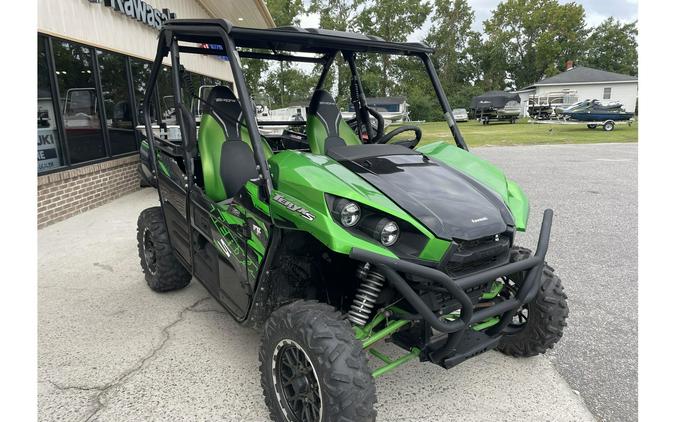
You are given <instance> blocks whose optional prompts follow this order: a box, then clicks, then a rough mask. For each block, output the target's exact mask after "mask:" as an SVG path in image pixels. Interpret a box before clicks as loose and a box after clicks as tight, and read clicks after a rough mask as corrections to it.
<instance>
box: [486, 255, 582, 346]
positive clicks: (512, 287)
mask: <svg viewBox="0 0 675 422" xmlns="http://www.w3.org/2000/svg"><path fill="white" fill-rule="evenodd" d="M531 255H532V251H530V250H529V249H526V248H521V247H518V246H516V247H514V248H513V250H512V252H511V262H516V261H521V260H523V259H526V258H529V257H530V256H531ZM523 281H524V274H523V273H518V274H514V275H512V276H509V277H508V278H507V280H506V288H505V289H503V291H502V295H503V296H504V297H505V298H508V297H512V296H513V295H514V294H515V291H516V290H517V287H518V285H519V284H520V283H522V282H523ZM568 313H569V310H568V308H567V295H566V294H565V293H564V292H563V286H562V283H561V281H560V278H558V276H556V275H555V274H554V273H553V268H551V267H550V266H548V264H545V265H544V270H543V271H542V274H541V287H540V288H539V291H538V292H537V295H536V296H535V297H534V299H533V300H532V301H531V302H530V303H528V304H525V305H523V306H522V307H521V308H520V309H518V311H517V312H516V314H515V315H514V316H513V318H512V320H511V323H509V325H508V326H507V327H506V328H505V329H504V331H503V337H502V340H501V343H500V344H499V346H498V348H497V349H498V350H499V351H500V352H502V353H504V354H506V355H509V356H515V357H529V356H535V355H539V354H542V353H545V352H546V350H548V349H550V348H552V347H553V345H555V344H556V343H557V342H558V341H559V340H560V338H561V337H562V334H563V329H564V327H565V326H566V325H567V322H566V321H565V320H566V319H567V315H568Z"/></svg>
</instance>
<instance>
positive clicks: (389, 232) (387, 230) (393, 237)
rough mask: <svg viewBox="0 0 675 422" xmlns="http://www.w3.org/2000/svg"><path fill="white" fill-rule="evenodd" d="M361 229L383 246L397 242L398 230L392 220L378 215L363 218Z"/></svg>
mask: <svg viewBox="0 0 675 422" xmlns="http://www.w3.org/2000/svg"><path fill="white" fill-rule="evenodd" d="M360 227H361V229H362V230H363V231H364V232H365V233H367V234H369V235H370V236H372V237H373V238H374V239H375V240H377V241H379V242H380V243H381V244H383V245H384V246H391V245H393V244H394V243H396V241H397V240H398V236H399V234H400V230H399V228H398V224H396V222H395V221H394V220H391V219H389V218H386V217H380V216H378V215H370V216H368V217H366V218H364V220H363V222H362V223H361V225H360Z"/></svg>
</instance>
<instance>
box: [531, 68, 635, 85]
mask: <svg viewBox="0 0 675 422" xmlns="http://www.w3.org/2000/svg"><path fill="white" fill-rule="evenodd" d="M637 79H638V78H637V76H631V75H622V74H621V73H614V72H607V71H605V70H598V69H593V68H591V67H585V66H575V67H573V68H572V69H570V70H567V71H565V72H562V73H559V74H557V75H555V76H551V77H550V78H546V79H542V80H541V81H539V82H537V83H534V84H532V85H531V86H529V87H525V88H524V89H527V88H530V87H533V86H540V85H566V84H582V83H601V82H637Z"/></svg>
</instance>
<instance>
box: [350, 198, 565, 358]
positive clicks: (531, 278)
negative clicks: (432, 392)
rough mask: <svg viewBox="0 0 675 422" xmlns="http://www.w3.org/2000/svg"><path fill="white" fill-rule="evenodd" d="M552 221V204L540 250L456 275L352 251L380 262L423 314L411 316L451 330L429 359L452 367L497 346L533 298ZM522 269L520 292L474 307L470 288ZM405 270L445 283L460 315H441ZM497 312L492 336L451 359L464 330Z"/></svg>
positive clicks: (360, 258)
mask: <svg viewBox="0 0 675 422" xmlns="http://www.w3.org/2000/svg"><path fill="white" fill-rule="evenodd" d="M552 221H553V211H552V210H550V209H547V210H546V211H544V217H543V220H542V223H541V229H540V231H539V241H538V243H537V249H536V252H535V254H534V255H533V256H531V257H530V258H527V259H524V260H522V261H517V262H512V263H509V264H506V265H502V266H500V267H497V268H492V269H489V270H486V271H482V272H479V273H476V274H471V275H469V276H466V277H460V278H452V277H450V276H449V275H447V274H446V273H444V272H442V271H440V270H438V269H436V268H430V267H425V266H423V265H419V264H414V263H412V262H408V261H404V260H401V259H395V258H390V257H386V256H383V255H380V254H377V253H373V252H369V251H365V250H362V249H358V248H353V249H352V250H351V252H350V254H349V256H350V257H351V258H352V259H355V260H357V261H362V262H369V263H371V264H372V265H375V267H376V268H377V270H378V271H379V272H381V273H382V274H383V275H384V276H385V277H386V278H387V280H388V281H389V283H390V284H391V285H392V286H393V287H394V288H396V290H398V292H399V293H400V294H401V295H402V296H403V297H404V298H405V299H406V300H407V301H408V303H410V305H411V306H412V307H413V308H415V310H416V311H417V313H418V314H417V315H407V317H406V318H407V319H409V320H410V319H415V320H418V319H422V320H424V321H426V322H427V323H428V324H429V325H430V326H431V327H432V328H434V329H436V330H438V331H440V332H442V333H446V334H447V339H446V340H445V343H444V344H442V345H441V346H440V347H437V348H435V349H434V350H431V351H430V353H429V358H430V359H431V360H432V361H433V362H434V363H439V364H440V363H443V362H444V363H443V365H442V366H444V367H450V366H454V365H456V364H457V363H459V362H461V361H463V360H464V359H466V358H467V357H470V356H472V355H473V354H477V353H480V352H481V351H483V350H484V349H487V348H492V347H495V346H496V345H497V344H498V343H499V339H500V337H501V332H502V330H503V329H504V328H505V327H506V326H507V325H508V323H509V322H510V321H511V319H512V317H513V315H514V313H515V312H516V311H517V310H518V308H520V307H521V306H523V305H524V304H526V303H529V302H530V301H532V299H534V297H535V295H536V294H537V291H538V290H539V288H540V287H541V286H540V285H539V284H540V280H541V272H542V270H543V267H544V258H545V256H546V252H547V250H548V242H549V237H550V235H551V224H552ZM520 271H525V272H526V275H525V278H524V281H523V283H522V285H521V287H520V289H519V290H518V293H517V294H516V296H515V297H513V298H510V299H507V300H505V301H503V302H499V303H497V304H495V305H492V306H490V307H487V308H482V309H480V310H477V311H475V312H474V308H473V304H472V302H471V299H470V298H469V296H468V295H467V294H466V293H465V290H466V289H470V288H473V287H476V286H479V285H481V284H483V283H486V282H490V281H493V280H495V279H497V278H499V277H503V276H506V275H509V274H514V273H517V272H520ZM400 273H404V274H410V275H415V276H417V277H422V278H425V279H427V280H430V281H432V282H435V283H437V284H439V285H440V286H442V287H443V288H445V289H446V290H447V292H448V293H449V294H450V295H452V296H453V297H454V298H455V299H457V301H458V302H459V303H460V305H461V308H460V313H459V317H458V318H456V319H454V320H452V321H449V320H447V319H446V318H444V317H443V316H442V315H436V314H435V313H434V312H433V311H432V310H431V309H430V308H429V307H428V306H427V304H426V303H425V302H424V300H423V299H422V298H421V297H420V296H419V295H418V294H417V293H416V292H415V291H414V290H413V289H412V288H411V287H410V285H408V283H407V282H406V281H405V280H404V278H403V277H402V276H401V274H400ZM493 317H499V322H498V323H497V324H496V325H494V326H492V327H491V328H490V329H489V330H488V331H487V333H488V334H489V336H490V338H489V341H488V342H486V343H483V344H480V345H479V346H478V347H476V349H475V350H469V351H468V352H465V353H464V355H465V356H463V357H458V359H456V360H453V359H452V358H453V356H454V355H455V353H456V352H457V345H458V344H459V342H460V340H461V339H462V336H463V335H464V332H465V330H467V329H468V328H469V327H470V326H471V325H473V324H477V323H480V322H482V321H485V320H487V319H489V318H493Z"/></svg>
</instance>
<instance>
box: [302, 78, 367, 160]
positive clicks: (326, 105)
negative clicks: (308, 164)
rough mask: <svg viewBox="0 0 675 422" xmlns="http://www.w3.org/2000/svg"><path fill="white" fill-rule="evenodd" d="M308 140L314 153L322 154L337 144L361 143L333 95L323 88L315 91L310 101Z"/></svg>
mask: <svg viewBox="0 0 675 422" xmlns="http://www.w3.org/2000/svg"><path fill="white" fill-rule="evenodd" d="M307 141H308V142H309V149H310V150H311V151H312V153H314V154H321V155H325V154H326V151H327V150H328V149H330V148H333V147H336V146H343V145H360V144H361V140H360V139H359V137H358V136H356V133H354V131H353V130H352V128H350V127H349V125H347V123H346V122H345V121H344V120H343V119H342V115H341V114H340V110H339V109H338V107H337V105H336V104H335V100H334V99H333V97H331V95H330V94H329V93H328V92H326V91H324V90H323V89H318V90H316V91H314V95H312V100H311V101H310V103H309V109H308V110H307Z"/></svg>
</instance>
